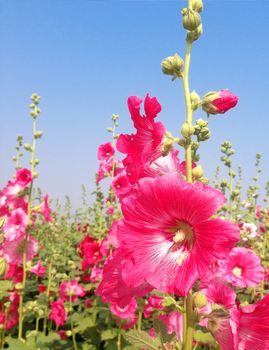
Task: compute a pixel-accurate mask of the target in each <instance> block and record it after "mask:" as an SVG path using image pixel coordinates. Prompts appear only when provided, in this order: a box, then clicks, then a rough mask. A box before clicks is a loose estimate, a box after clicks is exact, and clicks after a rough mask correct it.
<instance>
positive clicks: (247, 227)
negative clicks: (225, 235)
mask: <svg viewBox="0 0 269 350" xmlns="http://www.w3.org/2000/svg"><path fill="white" fill-rule="evenodd" d="M242 230H243V231H245V232H246V233H247V235H248V237H250V238H255V237H257V236H258V232H257V226H256V225H255V224H253V223H250V224H249V223H247V222H244V223H243V225H242Z"/></svg>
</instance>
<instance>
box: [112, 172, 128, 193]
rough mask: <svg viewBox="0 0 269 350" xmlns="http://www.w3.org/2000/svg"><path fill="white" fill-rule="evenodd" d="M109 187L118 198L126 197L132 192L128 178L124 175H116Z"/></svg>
mask: <svg viewBox="0 0 269 350" xmlns="http://www.w3.org/2000/svg"><path fill="white" fill-rule="evenodd" d="M111 185H112V187H113V189H114V191H115V192H116V194H117V196H118V197H119V198H121V197H123V196H125V195H127V194H128V193H129V192H130V191H131V190H132V186H131V184H130V181H129V178H128V176H126V175H121V174H120V175H118V176H117V177H115V178H114V180H113V181H112V183H111Z"/></svg>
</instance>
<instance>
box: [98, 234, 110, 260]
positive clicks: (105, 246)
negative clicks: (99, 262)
mask: <svg viewBox="0 0 269 350" xmlns="http://www.w3.org/2000/svg"><path fill="white" fill-rule="evenodd" d="M100 253H101V254H102V255H104V256H108V255H109V241H108V238H107V237H106V238H104V239H103V240H102V242H101V245H100Z"/></svg>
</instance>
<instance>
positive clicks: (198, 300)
mask: <svg viewBox="0 0 269 350" xmlns="http://www.w3.org/2000/svg"><path fill="white" fill-rule="evenodd" d="M193 304H194V306H195V307H197V308H198V309H200V308H201V307H204V306H206V304H207V299H206V296H205V295H204V294H203V293H202V292H196V293H194V294H193Z"/></svg>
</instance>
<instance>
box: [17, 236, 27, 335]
mask: <svg viewBox="0 0 269 350" xmlns="http://www.w3.org/2000/svg"><path fill="white" fill-rule="evenodd" d="M26 239H27V238H26ZM25 284H26V253H23V277H22V288H21V290H20V299H19V331H18V339H22V331H23V295H24V289H25Z"/></svg>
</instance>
